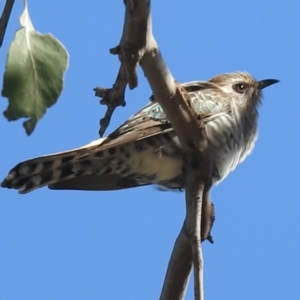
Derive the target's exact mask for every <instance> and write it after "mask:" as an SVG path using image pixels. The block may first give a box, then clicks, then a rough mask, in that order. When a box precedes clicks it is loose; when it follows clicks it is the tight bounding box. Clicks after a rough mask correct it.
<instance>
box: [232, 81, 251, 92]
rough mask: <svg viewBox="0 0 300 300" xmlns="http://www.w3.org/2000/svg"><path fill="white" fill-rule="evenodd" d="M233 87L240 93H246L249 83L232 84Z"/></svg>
mask: <svg viewBox="0 0 300 300" xmlns="http://www.w3.org/2000/svg"><path fill="white" fill-rule="evenodd" d="M232 88H233V89H234V90H235V91H236V92H237V93H240V94H244V93H245V92H246V91H247V90H248V85H247V84H245V83H236V84H234V85H233V86H232Z"/></svg>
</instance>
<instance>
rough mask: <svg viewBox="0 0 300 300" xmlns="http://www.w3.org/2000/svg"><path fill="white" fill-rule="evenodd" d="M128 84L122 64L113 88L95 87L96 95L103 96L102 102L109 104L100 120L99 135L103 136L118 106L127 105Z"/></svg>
mask: <svg viewBox="0 0 300 300" xmlns="http://www.w3.org/2000/svg"><path fill="white" fill-rule="evenodd" d="M126 85H127V81H126V77H125V74H124V72H123V69H122V66H121V67H120V69H119V73H118V75H117V78H116V80H115V83H114V85H113V87H112V88H110V89H108V88H101V87H96V88H94V91H95V96H97V97H100V98H102V99H101V100H100V104H102V105H106V106H107V109H106V113H105V116H104V118H102V119H101V120H100V129H99V135H100V136H101V137H102V136H103V134H104V132H105V130H106V129H107V127H108V126H109V123H110V120H111V117H112V115H113V112H114V111H115V109H116V108H117V107H118V106H125V105H126V102H125V90H126Z"/></svg>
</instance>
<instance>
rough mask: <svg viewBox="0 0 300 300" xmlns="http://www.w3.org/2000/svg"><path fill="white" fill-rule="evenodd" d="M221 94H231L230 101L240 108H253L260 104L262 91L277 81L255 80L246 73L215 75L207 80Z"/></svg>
mask: <svg viewBox="0 0 300 300" xmlns="http://www.w3.org/2000/svg"><path fill="white" fill-rule="evenodd" d="M209 81H210V82H212V83H214V84H216V85H217V86H218V87H219V88H220V89H221V90H222V91H223V92H225V93H227V94H229V95H230V94H231V95H232V96H233V97H232V99H234V100H236V101H238V102H239V106H240V107H245V108H247V109H249V108H251V107H252V108H254V109H256V107H257V106H258V104H259V103H260V99H261V97H262V93H261V91H262V89H264V88H266V87H268V86H270V85H272V84H275V83H277V82H279V80H277V79H264V80H259V81H257V80H255V79H254V78H253V77H252V76H251V75H250V74H248V73H246V72H237V73H227V74H222V75H217V76H215V77H213V78H212V79H210V80H209Z"/></svg>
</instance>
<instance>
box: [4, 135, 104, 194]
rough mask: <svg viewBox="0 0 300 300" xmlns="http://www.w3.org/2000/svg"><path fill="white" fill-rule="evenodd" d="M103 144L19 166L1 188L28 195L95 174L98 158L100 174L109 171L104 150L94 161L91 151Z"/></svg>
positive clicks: (49, 156)
mask: <svg viewBox="0 0 300 300" xmlns="http://www.w3.org/2000/svg"><path fill="white" fill-rule="evenodd" d="M102 141H103V139H101V140H98V141H97V142H92V143H90V144H88V145H86V146H84V147H82V148H77V149H74V150H71V151H66V152H61V153H56V154H52V155H47V156H41V157H37V158H34V159H31V160H27V161H24V162H21V163H19V164H17V165H16V166H15V167H14V168H13V169H11V170H10V172H9V174H8V175H7V177H6V178H5V179H4V180H3V182H2V183H1V187H4V188H9V189H17V190H18V191H19V193H21V194H25V193H28V192H31V191H33V190H35V189H37V188H40V187H43V186H46V185H49V184H53V183H56V182H60V181H64V180H67V179H71V178H74V177H77V176H81V175H87V174H92V173H93V172H95V170H93V168H92V166H93V165H95V164H93V163H94V161H93V160H95V159H97V164H96V165H97V173H98V174H99V173H100V174H101V173H103V172H105V166H106V164H107V161H106V160H105V155H103V154H102V153H101V150H99V151H97V152H95V154H94V155H93V158H92V160H91V158H90V156H89V154H90V153H91V148H96V147H98V146H99V144H100V143H101V142H102Z"/></svg>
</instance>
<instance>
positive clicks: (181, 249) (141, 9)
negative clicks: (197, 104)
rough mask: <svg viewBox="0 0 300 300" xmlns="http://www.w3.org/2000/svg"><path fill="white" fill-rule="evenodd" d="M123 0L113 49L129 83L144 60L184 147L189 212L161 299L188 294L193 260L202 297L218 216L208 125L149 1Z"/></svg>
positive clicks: (133, 82)
mask: <svg viewBox="0 0 300 300" xmlns="http://www.w3.org/2000/svg"><path fill="white" fill-rule="evenodd" d="M124 4H125V8H126V11H125V21H124V27H123V34H122V38H121V41H120V44H119V45H118V46H117V47H115V48H114V49H113V53H114V54H118V56H119V59H120V61H121V69H122V70H124V73H123V74H125V77H126V81H127V83H128V85H129V87H130V88H131V89H132V88H135V87H136V86H137V84H138V81H137V75H136V69H137V66H138V63H139V64H140V66H141V67H142V69H143V71H144V74H145V76H146V77H147V80H148V82H149V84H150V87H151V89H152V92H153V96H154V98H155V100H156V101H158V102H159V104H160V105H161V106H162V108H163V110H164V112H165V113H166V115H167V118H168V120H169V121H170V122H171V124H172V126H173V128H174V130H175V132H176V134H177V136H178V138H179V140H180V142H181V145H182V148H183V150H184V151H185V156H184V158H185V163H184V166H185V167H184V171H185V172H186V183H185V185H186V217H185V221H184V224H183V227H182V229H181V232H180V234H179V236H178V238H177V240H176V243H175V246H174V249H173V253H172V256H171V259H170V262H169V266H168V270H167V274H166V277H165V282H164V285H163V289H162V293H161V296H160V299H161V300H166V299H170V300H176V299H178V300H179V299H183V298H184V294H185V290H186V286H187V282H188V278H189V273H190V270H191V266H192V263H193V266H194V282H195V293H194V297H195V299H200V300H202V299H203V260H202V251H201V243H200V241H201V239H202V240H203V239H206V238H208V239H211V236H210V230H211V226H212V223H213V220H214V213H213V206H212V204H211V202H210V200H209V195H208V193H209V189H210V182H211V175H212V169H213V166H212V161H211V157H210V153H209V152H208V150H207V140H206V132H205V126H204V124H203V122H202V121H201V119H200V117H199V116H197V115H196V114H195V113H194V112H193V111H192V110H191V103H190V99H189V94H188V93H187V92H186V90H185V89H184V87H183V86H181V85H180V84H178V83H177V82H176V81H175V79H174V78H173V76H172V74H171V72H170V71H169V69H168V67H167V66H166V64H165V62H164V60H163V57H162V54H161V52H160V50H159V48H158V45H157V43H156V41H155V38H154V36H153V34H152V23H151V17H150V1H149V0H124ZM124 92H125V89H124ZM123 99H124V95H123ZM202 205H203V211H202ZM201 216H202V217H201ZM211 240H212V239H211Z"/></svg>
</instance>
